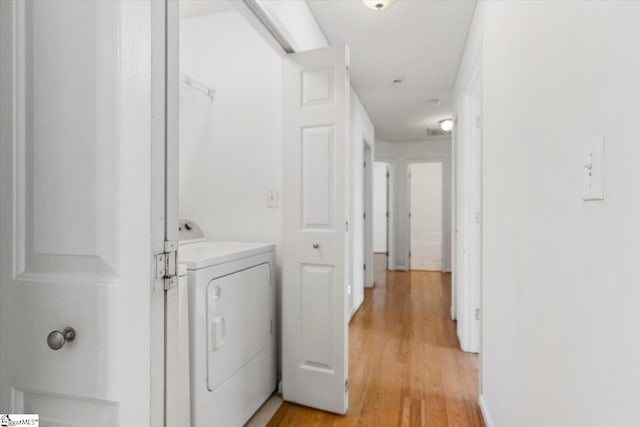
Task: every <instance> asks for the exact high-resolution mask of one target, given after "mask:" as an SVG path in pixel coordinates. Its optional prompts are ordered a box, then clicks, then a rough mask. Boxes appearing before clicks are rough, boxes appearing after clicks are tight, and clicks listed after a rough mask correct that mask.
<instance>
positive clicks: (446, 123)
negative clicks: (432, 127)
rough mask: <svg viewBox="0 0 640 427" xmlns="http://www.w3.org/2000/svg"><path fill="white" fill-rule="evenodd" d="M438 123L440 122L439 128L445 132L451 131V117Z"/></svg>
mask: <svg viewBox="0 0 640 427" xmlns="http://www.w3.org/2000/svg"><path fill="white" fill-rule="evenodd" d="M438 123H440V129H442V130H443V131H445V132H451V130H452V129H453V119H444V120H440V121H439V122H438Z"/></svg>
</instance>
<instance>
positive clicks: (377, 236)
mask: <svg viewBox="0 0 640 427" xmlns="http://www.w3.org/2000/svg"><path fill="white" fill-rule="evenodd" d="M388 167H389V166H388V164H387V163H383V162H375V164H374V168H373V250H374V251H375V252H380V253H385V252H387V195H388V194H387V170H388Z"/></svg>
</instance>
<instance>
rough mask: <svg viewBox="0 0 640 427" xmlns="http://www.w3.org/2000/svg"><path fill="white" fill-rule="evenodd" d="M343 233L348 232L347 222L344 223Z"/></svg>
mask: <svg viewBox="0 0 640 427" xmlns="http://www.w3.org/2000/svg"><path fill="white" fill-rule="evenodd" d="M344 231H349V221H345V222H344Z"/></svg>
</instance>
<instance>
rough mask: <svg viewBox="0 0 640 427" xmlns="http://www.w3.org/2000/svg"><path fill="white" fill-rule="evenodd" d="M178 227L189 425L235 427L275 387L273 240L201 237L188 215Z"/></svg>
mask: <svg viewBox="0 0 640 427" xmlns="http://www.w3.org/2000/svg"><path fill="white" fill-rule="evenodd" d="M187 228H188V230H187ZM181 233H182V234H181V236H182V237H183V238H184V240H181V243H180V250H179V256H180V263H181V264H184V265H186V267H187V270H188V274H187V276H188V283H189V339H190V344H189V349H190V382H191V388H190V391H191V393H190V394H191V396H190V400H191V425H192V426H193V427H218V426H220V427H223V426H224V427H239V426H242V425H244V424H245V423H246V422H247V420H249V418H251V416H252V415H253V414H254V413H255V412H256V411H257V409H258V408H260V406H261V405H262V404H263V403H264V402H265V401H266V400H267V399H268V398H269V396H270V395H271V394H272V393H273V391H274V390H275V388H276V343H275V326H276V325H275V252H274V251H275V247H274V245H273V244H265V243H243V242H242V243H241V242H217V241H211V240H206V239H204V237H203V236H202V233H200V232H199V230H198V229H197V226H195V225H194V224H192V223H191V222H187V221H181Z"/></svg>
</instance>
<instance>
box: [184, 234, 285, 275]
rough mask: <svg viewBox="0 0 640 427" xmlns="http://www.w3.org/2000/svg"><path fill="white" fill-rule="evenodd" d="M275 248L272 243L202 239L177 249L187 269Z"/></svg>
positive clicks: (198, 267)
mask: <svg viewBox="0 0 640 427" xmlns="http://www.w3.org/2000/svg"><path fill="white" fill-rule="evenodd" d="M273 250H275V245H273V244H272V243H246V242H216V241H210V240H208V241H204V242H200V243H191V244H188V245H181V246H180V250H179V251H178V257H179V258H180V263H181V264H185V265H186V266H187V268H188V269H189V270H198V269H200V268H206V267H211V266H212V265H217V264H223V263H225V262H229V261H234V260H237V259H241V258H246V257H250V256H253V255H258V254H262V253H265V252H270V251H273Z"/></svg>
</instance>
